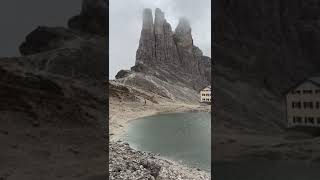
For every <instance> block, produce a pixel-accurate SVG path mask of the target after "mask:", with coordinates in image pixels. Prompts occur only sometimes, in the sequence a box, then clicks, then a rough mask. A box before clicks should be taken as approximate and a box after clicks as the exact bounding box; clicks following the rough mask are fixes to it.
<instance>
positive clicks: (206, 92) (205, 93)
mask: <svg viewBox="0 0 320 180" xmlns="http://www.w3.org/2000/svg"><path fill="white" fill-rule="evenodd" d="M200 102H207V103H211V86H207V87H206V88H204V89H202V90H201V91H200Z"/></svg>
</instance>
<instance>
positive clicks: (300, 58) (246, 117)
mask: <svg viewBox="0 0 320 180" xmlns="http://www.w3.org/2000/svg"><path fill="white" fill-rule="evenodd" d="M214 4H215V5H214V6H213V7H214V8H213V12H214V13H213V14H214V17H213V22H215V23H214V24H213V31H214V34H215V41H214V42H213V48H214V49H215V51H214V52H215V67H214V74H213V76H214V81H215V86H214V95H215V104H214V106H215V107H216V108H214V114H215V117H214V123H213V132H214V133H215V134H216V136H215V138H216V139H215V141H214V143H215V144H214V148H215V152H216V153H214V154H215V157H214V159H216V160H235V161H236V160H245V159H263V158H264V159H269V158H271V159H273V160H286V159H291V160H302V159H305V160H308V161H313V160H314V159H315V158H316V157H317V156H318V154H319V151H318V149H319V140H318V138H317V137H312V136H310V135H308V134H307V133H303V132H294V131H293V132H292V131H289V130H288V129H286V119H285V113H286V112H285V110H286V109H285V108H286V107H285V98H284V97H285V92H286V91H287V90H288V89H290V87H292V86H293V85H294V84H296V83H298V82H299V81H301V80H303V79H305V78H309V77H311V76H315V75H318V74H319V61H317V60H316V59H318V58H319V55H320V54H319V51H317V50H315V49H316V47H318V46H319V43H320V39H319V37H320V36H319V35H320V33H319V32H320V31H319V25H318V23H317V22H318V21H319V18H320V14H319V12H320V11H319V8H320V7H319V3H317V2H316V1H313V0H306V1H302V0H298V1H294V2H293V1H287V0H284V1H277V0H271V1H268V0H258V1H255V0H252V1H251V0H250V1H246V2H242V1H239V0H230V1H223V0H218V1H215V3H214ZM302 144H305V145H302ZM269 155H270V156H269Z"/></svg>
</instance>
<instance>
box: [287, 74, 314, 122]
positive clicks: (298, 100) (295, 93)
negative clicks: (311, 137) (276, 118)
mask: <svg viewBox="0 0 320 180" xmlns="http://www.w3.org/2000/svg"><path fill="white" fill-rule="evenodd" d="M319 103H320V77H314V78H310V79H307V80H305V81H303V82H302V83H299V84H298V85H297V86H295V87H293V88H291V90H290V91H289V92H287V94H286V106H287V122H288V127H296V126H306V127H320V104H319Z"/></svg>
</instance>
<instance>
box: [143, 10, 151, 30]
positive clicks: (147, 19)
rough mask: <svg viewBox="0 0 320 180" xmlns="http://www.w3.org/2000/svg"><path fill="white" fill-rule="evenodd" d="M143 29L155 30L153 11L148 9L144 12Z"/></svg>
mask: <svg viewBox="0 0 320 180" xmlns="http://www.w3.org/2000/svg"><path fill="white" fill-rule="evenodd" d="M142 19H143V21H142V29H149V30H152V29H153V17H152V10H151V9H149V8H146V9H144V10H143V16H142Z"/></svg>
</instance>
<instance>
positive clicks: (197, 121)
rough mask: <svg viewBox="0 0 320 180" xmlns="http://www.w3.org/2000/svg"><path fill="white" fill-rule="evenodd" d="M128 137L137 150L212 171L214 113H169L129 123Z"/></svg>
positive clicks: (127, 139) (128, 140)
mask: <svg viewBox="0 0 320 180" xmlns="http://www.w3.org/2000/svg"><path fill="white" fill-rule="evenodd" d="M125 140H126V141H127V142H128V143H129V144H130V146H131V147H132V148H134V149H137V150H140V151H147V152H153V153H160V155H161V156H163V157H165V158H168V159H171V160H175V161H178V162H181V163H184V164H187V165H188V166H190V167H196V168H200V169H203V170H205V171H210V169H211V168H210V163H211V114H210V113H204V112H195V113H193V112H188V113H170V114H159V115H155V116H149V117H144V118H140V119H136V120H134V121H132V122H130V124H129V127H128V134H127V136H126V138H125Z"/></svg>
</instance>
